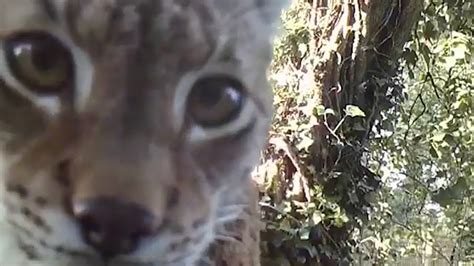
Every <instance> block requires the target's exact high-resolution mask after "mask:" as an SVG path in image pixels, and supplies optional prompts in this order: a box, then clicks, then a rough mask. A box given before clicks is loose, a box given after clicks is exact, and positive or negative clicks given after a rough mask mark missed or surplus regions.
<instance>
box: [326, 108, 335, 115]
mask: <svg viewBox="0 0 474 266" xmlns="http://www.w3.org/2000/svg"><path fill="white" fill-rule="evenodd" d="M324 114H325V115H336V112H335V111H334V110H333V109H331V108H327V109H326V110H325V111H324Z"/></svg>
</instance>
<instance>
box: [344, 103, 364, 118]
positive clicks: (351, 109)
mask: <svg viewBox="0 0 474 266" xmlns="http://www.w3.org/2000/svg"><path fill="white" fill-rule="evenodd" d="M346 114H347V115H348V116H350V117H365V113H364V111H362V110H361V109H360V108H359V107H357V106H355V105H347V106H346Z"/></svg>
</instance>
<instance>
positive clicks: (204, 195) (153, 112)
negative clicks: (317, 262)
mask: <svg viewBox="0 0 474 266" xmlns="http://www.w3.org/2000/svg"><path fill="white" fill-rule="evenodd" d="M283 5H284V3H283V2H282V1H281V0H0V183H1V191H2V192H1V194H0V196H1V197H2V199H1V205H2V207H1V209H0V265H1V266H27V265H40V266H85V265H88V266H204V265H229V266H230V265H259V259H258V257H259V249H258V240H259V239H258V238H259V228H260V227H259V222H258V220H259V219H258V218H259V217H258V216H259V215H258V212H257V206H256V202H257V196H258V195H257V194H256V192H255V188H254V187H253V185H252V182H251V181H250V172H251V170H252V169H253V167H254V165H255V164H256V163H257V160H258V156H259V151H260V150H261V149H262V148H263V146H264V145H265V142H266V139H267V134H268V129H269V124H270V120H271V115H272V107H271V105H272V96H271V90H270V89H269V83H268V80H267V75H266V70H267V68H268V66H269V63H270V61H271V59H272V56H271V55H272V53H271V52H272V38H273V37H274V36H275V33H276V29H277V21H278V20H279V14H280V12H281V9H282V8H283Z"/></svg>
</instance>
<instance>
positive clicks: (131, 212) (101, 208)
mask: <svg viewBox="0 0 474 266" xmlns="http://www.w3.org/2000/svg"><path fill="white" fill-rule="evenodd" d="M72 211H73V215H74V216H75V218H76V219H77V221H78V222H79V224H80V226H81V230H82V234H83V238H84V240H85V242H86V243H87V244H88V245H89V246H91V247H93V248H94V249H95V250H96V251H97V252H98V253H99V254H100V255H101V256H102V257H103V258H104V259H109V258H113V257H115V256H118V255H126V254H129V253H131V252H133V251H134V250H136V249H137V247H138V245H139V243H140V240H141V239H143V238H146V237H150V236H153V234H154V233H155V231H156V227H157V226H156V219H155V217H154V216H153V215H152V214H151V213H149V212H147V211H146V210H144V209H143V208H140V207H139V206H138V205H135V204H130V203H125V202H122V201H120V200H117V199H113V198H100V199H93V200H86V201H80V202H77V203H74V202H73V206H72Z"/></svg>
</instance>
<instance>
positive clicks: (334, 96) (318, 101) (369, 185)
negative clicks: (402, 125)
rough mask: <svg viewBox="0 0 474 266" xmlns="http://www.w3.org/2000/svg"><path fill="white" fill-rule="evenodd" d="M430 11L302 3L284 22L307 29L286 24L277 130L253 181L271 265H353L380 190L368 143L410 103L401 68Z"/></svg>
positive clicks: (413, 3) (409, 2)
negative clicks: (422, 16)
mask: <svg viewBox="0 0 474 266" xmlns="http://www.w3.org/2000/svg"><path fill="white" fill-rule="evenodd" d="M422 7H423V0H384V1H380V0H357V1H356V0H353V1H349V0H344V1H343V0H339V1H336V0H334V1H331V0H295V1H294V6H293V8H292V10H290V11H289V12H288V13H287V14H286V16H285V17H284V20H287V21H290V20H291V21H293V20H296V21H297V22H301V21H304V26H301V25H300V24H299V23H293V24H291V25H289V24H287V25H286V29H287V30H289V32H288V34H287V35H286V36H284V37H283V39H282V40H281V43H280V45H279V46H278V49H280V50H277V51H276V54H277V56H276V62H275V66H274V68H273V72H274V73H275V76H276V77H277V78H276V79H277V89H276V110H277V112H276V119H275V123H274V131H273V132H272V134H271V135H272V136H271V139H270V145H269V148H268V150H267V152H266V154H265V156H264V157H265V158H264V160H263V163H262V165H261V166H260V167H259V168H257V171H256V174H255V177H256V178H255V180H256V181H257V183H258V184H259V185H260V188H261V191H262V192H263V194H264V195H265V197H264V198H263V199H262V205H263V211H264V214H265V216H266V218H267V219H268V221H269V222H272V224H273V225H272V226H267V230H265V232H264V233H263V234H262V237H263V245H262V246H263V251H264V257H266V258H265V260H264V261H266V263H264V264H266V265H268V266H271V265H280V264H281V263H282V262H281V261H282V258H284V259H285V260H286V261H288V262H289V263H290V265H345V264H348V263H349V261H350V260H351V254H352V253H353V252H354V251H355V246H356V244H357V243H356V242H355V241H352V240H354V239H356V238H354V237H355V236H356V235H357V234H355V232H356V231H354V230H355V229H356V228H358V227H360V226H362V224H363V223H366V222H367V221H368V220H369V212H370V206H371V202H370V199H369V197H367V195H368V194H370V193H374V192H376V191H377V190H378V189H379V185H380V182H379V179H378V177H377V176H376V175H375V174H373V173H372V172H371V171H370V170H369V169H368V168H367V165H366V163H365V162H364V160H365V158H364V155H365V151H366V149H367V148H368V140H369V139H370V136H371V133H372V130H373V128H374V126H377V127H380V124H381V122H382V119H381V113H382V112H383V111H385V110H388V109H390V108H394V107H395V106H396V103H397V101H399V100H400V99H401V97H402V95H403V92H402V87H403V86H402V85H401V84H400V82H398V80H397V74H398V66H399V65H398V59H399V58H400V56H401V54H402V51H403V46H404V44H405V43H406V42H407V41H408V40H409V38H410V36H411V33H412V28H413V26H414V25H415V23H416V22H417V19H418V15H419V13H420V11H421V9H422ZM298 16H303V17H304V18H303V19H300V20H298V18H296V19H295V17H298ZM281 50H286V51H281ZM282 77H285V78H282ZM278 78H279V79H280V80H278ZM348 106H349V107H348ZM356 106H357V107H359V109H358V108H356ZM360 111H363V113H361V112H360ZM319 192H321V193H319ZM328 202H329V203H336V204H337V205H338V207H334V206H332V205H331V204H329V203H328ZM311 203H313V205H311ZM282 206H286V209H285V208H283V210H282ZM302 206H304V207H302ZM314 206H316V210H315V208H314ZM310 207H311V209H310ZM338 208H340V209H342V211H341V212H342V213H343V214H342V215H340V217H336V218H335V216H336V215H335V214H334V212H337V211H338ZM302 210H303V212H305V213H303V214H302ZM308 210H310V211H308ZM315 215H316V216H315ZM318 215H319V216H318ZM341 217H342V218H341ZM344 217H346V218H347V219H345V218H344ZM341 219H342V221H343V222H341ZM274 224H278V225H279V226H275V225H274ZM276 261H278V263H277V262H276Z"/></svg>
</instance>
